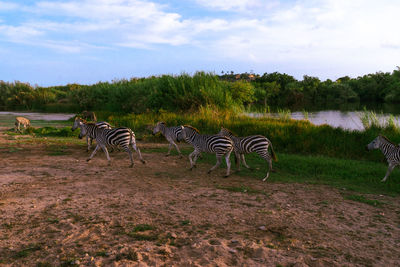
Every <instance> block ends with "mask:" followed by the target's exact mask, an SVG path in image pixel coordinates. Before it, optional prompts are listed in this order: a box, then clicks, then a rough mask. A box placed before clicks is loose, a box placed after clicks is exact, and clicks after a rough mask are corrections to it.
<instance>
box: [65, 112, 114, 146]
mask: <svg viewBox="0 0 400 267" xmlns="http://www.w3.org/2000/svg"><path fill="white" fill-rule="evenodd" d="M79 122H82V123H84V124H86V125H87V126H88V127H89V123H87V122H86V121H85V120H83V119H82V118H79V117H75V121H74V125H73V126H72V131H75V129H76V128H78V127H79ZM92 124H94V125H95V126H96V127H97V128H103V129H112V127H111V125H110V124H109V123H108V122H105V121H100V122H96V123H91V124H90V127H94V126H93V125H92ZM92 132H93V131H92V130H89V131H88V134H87V135H86V143H87V149H86V152H89V151H90V148H91V147H92V142H93V138H94V136H93V135H92Z"/></svg>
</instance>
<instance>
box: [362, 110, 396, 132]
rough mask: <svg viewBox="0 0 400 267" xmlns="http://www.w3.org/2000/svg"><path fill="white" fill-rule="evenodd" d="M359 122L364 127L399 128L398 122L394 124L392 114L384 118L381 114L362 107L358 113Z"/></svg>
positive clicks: (394, 120)
mask: <svg viewBox="0 0 400 267" xmlns="http://www.w3.org/2000/svg"><path fill="white" fill-rule="evenodd" d="M359 117H360V120H361V123H362V124H363V126H364V129H370V128H381V129H385V128H389V129H394V130H397V131H398V130H399V126H398V124H396V119H395V117H394V116H393V115H391V114H390V115H389V117H387V118H385V117H384V116H383V114H380V116H378V115H377V114H376V113H375V112H374V111H369V110H366V109H365V108H364V111H362V112H361V113H360V115H359Z"/></svg>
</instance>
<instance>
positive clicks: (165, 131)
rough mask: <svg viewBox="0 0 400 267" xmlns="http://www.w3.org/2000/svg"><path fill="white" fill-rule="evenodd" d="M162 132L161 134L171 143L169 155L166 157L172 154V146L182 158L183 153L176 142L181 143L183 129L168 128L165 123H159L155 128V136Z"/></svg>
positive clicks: (177, 127)
mask: <svg viewBox="0 0 400 267" xmlns="http://www.w3.org/2000/svg"><path fill="white" fill-rule="evenodd" d="M159 132H161V134H162V135H163V136H164V137H165V139H167V141H168V142H169V148H168V153H167V155H165V156H169V155H170V154H171V149H172V146H175V148H176V151H178V153H179V156H180V157H181V158H182V153H181V151H180V150H179V147H178V145H177V144H176V143H175V142H180V141H181V140H182V128H181V127H180V126H173V127H167V126H166V125H165V122H162V121H160V122H157V124H156V126H155V127H154V128H153V135H155V134H157V133H159Z"/></svg>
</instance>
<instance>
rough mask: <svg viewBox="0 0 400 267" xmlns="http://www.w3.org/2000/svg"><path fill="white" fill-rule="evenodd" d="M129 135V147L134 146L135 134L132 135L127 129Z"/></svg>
mask: <svg viewBox="0 0 400 267" xmlns="http://www.w3.org/2000/svg"><path fill="white" fill-rule="evenodd" d="M129 134H130V138H129V145H132V144H135V143H136V140H135V138H136V136H135V133H134V132H133V131H132V130H131V129H129Z"/></svg>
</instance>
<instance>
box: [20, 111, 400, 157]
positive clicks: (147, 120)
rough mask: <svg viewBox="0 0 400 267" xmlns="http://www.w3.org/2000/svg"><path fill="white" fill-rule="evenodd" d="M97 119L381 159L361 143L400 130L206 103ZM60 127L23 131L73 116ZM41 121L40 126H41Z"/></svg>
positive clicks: (50, 132) (48, 132)
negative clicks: (192, 109)
mask: <svg viewBox="0 0 400 267" xmlns="http://www.w3.org/2000/svg"><path fill="white" fill-rule="evenodd" d="M98 117H99V120H105V121H108V122H109V123H111V124H112V125H113V126H115V127H122V126H123V127H129V128H131V129H132V130H133V131H134V132H135V134H136V137H137V139H138V140H139V141H146V142H159V141H163V140H164V138H163V137H162V136H160V135H158V136H153V135H152V134H151V130H149V128H151V126H154V125H155V124H156V123H157V121H164V122H166V124H167V125H169V126H173V125H185V124H189V125H192V126H194V127H196V128H197V129H199V130H200V132H201V133H203V134H216V133H218V132H219V131H220V129H221V127H222V126H223V127H226V128H228V129H230V130H231V131H233V132H234V133H235V134H236V135H238V136H248V135H255V134H261V135H264V136H266V137H268V138H269V139H270V140H271V142H272V144H273V146H274V149H275V151H276V152H278V153H290V154H299V155H315V156H316V155H321V156H328V157H336V158H344V159H360V160H370V161H375V162H381V161H382V159H383V155H382V153H381V152H380V151H378V150H376V151H370V152H368V151H366V145H367V144H368V143H370V142H371V141H372V140H373V139H374V138H375V137H376V136H378V135H379V134H383V135H385V136H387V137H388V138H389V139H390V140H392V141H393V142H394V143H396V144H398V143H400V131H399V129H398V128H397V127H396V126H395V125H394V124H391V123H388V124H387V125H382V124H381V125H380V124H377V123H372V124H370V125H368V128H367V129H366V130H365V131H362V132H360V131H349V130H343V129H340V128H332V127H330V126H328V125H322V126H316V125H313V124H311V123H310V122H309V121H307V120H292V119H290V118H287V117H286V118H280V119H277V118H272V117H262V118H251V117H248V116H244V115H235V114H234V113H230V112H223V111H218V110H215V109H212V108H200V110H199V112H197V113H170V112H158V113H145V114H116V113H110V112H98ZM58 123H59V125H60V126H64V128H54V127H49V126H48V125H52V124H51V123H49V122H47V123H46V124H43V126H46V127H43V126H42V125H41V124H37V123H33V126H34V128H31V129H29V130H28V131H27V132H28V133H30V134H32V135H35V136H59V137H68V136H77V135H78V132H79V130H77V131H75V132H72V131H71V129H70V127H71V126H72V124H73V122H72V120H71V121H65V122H62V123H60V122H58ZM40 126H42V127H43V128H41V127H40Z"/></svg>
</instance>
